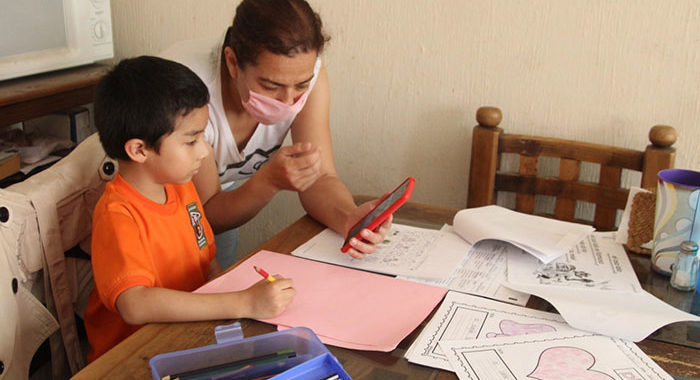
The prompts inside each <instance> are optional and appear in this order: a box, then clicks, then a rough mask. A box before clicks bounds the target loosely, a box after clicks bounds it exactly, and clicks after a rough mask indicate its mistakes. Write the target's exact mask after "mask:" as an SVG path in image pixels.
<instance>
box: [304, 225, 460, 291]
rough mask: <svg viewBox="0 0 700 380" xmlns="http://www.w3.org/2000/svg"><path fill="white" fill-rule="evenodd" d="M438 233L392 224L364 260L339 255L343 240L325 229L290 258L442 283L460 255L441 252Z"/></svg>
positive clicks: (451, 251)
mask: <svg viewBox="0 0 700 380" xmlns="http://www.w3.org/2000/svg"><path fill="white" fill-rule="evenodd" d="M441 235H442V233H441V232H440V231H438V230H431V229H426V228H418V227H411V226H406V225H402V224H396V223H394V224H393V225H392V228H391V231H389V233H387V235H386V239H385V240H384V242H382V243H381V244H379V246H378V247H377V250H375V251H374V253H372V254H369V255H366V256H365V258H364V259H362V260H357V259H353V258H352V257H350V256H349V255H347V254H345V253H343V252H340V247H341V246H342V245H343V237H342V236H340V235H339V234H338V233H336V232H335V231H333V230H331V229H328V228H326V229H325V230H323V231H321V232H320V233H319V234H317V235H316V236H314V237H313V238H311V239H309V241H307V242H306V243H304V244H302V245H300V246H299V247H298V248H297V249H295V250H294V251H292V255H294V256H299V257H305V258H307V259H312V260H317V261H322V262H326V263H330V264H336V265H342V266H346V267H351V268H356V269H362V270H367V271H372V272H377V273H385V274H391V275H405V276H416V277H425V278H433V279H442V278H444V277H445V276H446V275H447V274H449V273H452V271H453V270H454V268H455V267H456V266H457V264H459V262H460V260H461V259H462V257H463V256H464V252H458V251H455V250H453V249H449V248H445V247H443V246H442V244H445V243H448V242H446V241H444V240H442V239H440V237H441Z"/></svg>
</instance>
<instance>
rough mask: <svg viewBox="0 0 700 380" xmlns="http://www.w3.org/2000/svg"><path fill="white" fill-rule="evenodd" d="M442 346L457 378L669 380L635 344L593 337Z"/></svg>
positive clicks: (498, 340)
mask: <svg viewBox="0 0 700 380" xmlns="http://www.w3.org/2000/svg"><path fill="white" fill-rule="evenodd" d="M440 347H441V348H442V350H443V352H445V354H446V355H447V358H448V360H449V361H450V363H451V364H452V368H454V371H455V372H456V373H457V376H458V377H459V378H460V379H469V380H532V379H539V380H569V379H586V380H621V379H623V380H626V379H631V380H661V379H664V380H673V377H671V376H670V375H669V374H668V373H666V372H665V371H664V370H663V369H661V367H659V366H658V365H657V364H656V363H654V361H653V360H651V359H650V358H649V357H648V356H647V355H646V354H645V353H644V352H642V350H640V349H639V347H637V346H636V345H635V344H634V343H632V342H629V341H625V340H621V339H617V338H610V337H606V336H602V335H595V334H585V333H579V334H571V335H568V336H566V335H562V334H560V333H544V334H537V335H523V336H510V337H503V338H495V339H491V340H487V339H480V340H469V341H461V342H460V341H441V342H440Z"/></svg>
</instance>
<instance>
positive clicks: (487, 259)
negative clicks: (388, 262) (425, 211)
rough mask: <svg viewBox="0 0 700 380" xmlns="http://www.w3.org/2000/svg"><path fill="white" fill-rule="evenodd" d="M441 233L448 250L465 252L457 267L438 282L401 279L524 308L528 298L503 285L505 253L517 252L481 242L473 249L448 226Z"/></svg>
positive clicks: (501, 244)
mask: <svg viewBox="0 0 700 380" xmlns="http://www.w3.org/2000/svg"><path fill="white" fill-rule="evenodd" d="M441 231H443V232H444V233H445V235H443V239H445V240H451V242H450V243H449V244H450V246H451V247H453V248H451V249H454V250H458V251H460V252H466V254H465V255H464V256H463V257H462V260H461V261H460V263H459V265H457V267H456V268H454V269H453V271H452V272H451V273H450V274H449V275H448V276H447V277H445V278H444V279H441V280H430V279H424V278H416V277H401V278H403V279H406V280H411V281H417V282H422V283H426V284H429V285H433V286H439V287H442V288H447V289H449V290H454V291H457V292H463V293H469V294H475V295H478V296H483V297H488V298H491V299H495V300H499V301H505V302H508V303H512V304H516V305H522V306H524V305H525V304H526V303H527V300H528V299H530V295H529V294H527V293H523V292H519V291H516V290H512V289H510V288H507V287H505V286H503V285H502V283H503V282H504V281H505V280H506V265H507V259H506V258H507V253H508V252H509V251H520V249H519V248H517V247H515V246H513V245H511V244H509V243H506V242H503V241H500V240H482V241H481V242H479V243H477V244H476V245H475V246H472V245H471V244H469V243H467V242H466V241H464V240H463V239H462V238H461V237H459V236H458V235H457V234H455V233H454V230H453V228H452V227H451V226H444V227H443V228H442V229H441ZM446 245H447V244H444V246H446Z"/></svg>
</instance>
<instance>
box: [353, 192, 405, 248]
mask: <svg viewBox="0 0 700 380" xmlns="http://www.w3.org/2000/svg"><path fill="white" fill-rule="evenodd" d="M409 183H410V182H409V181H404V183H403V184H402V185H401V186H399V187H397V188H396V190H394V192H393V193H391V194H389V196H388V197H386V199H384V200H383V201H382V203H380V204H379V205H377V207H375V208H374V210H372V211H371V212H370V213H369V214H367V215H366V216H365V217H364V218H363V219H362V222H361V223H358V224H356V225H355V227H353V228H352V229H351V230H350V232H349V233H348V238H347V239H346V240H345V244H347V242H348V241H349V240H350V238H352V237H353V236H355V235H357V234H358V233H360V231H362V229H363V228H365V227H367V226H368V225H369V224H370V223H372V221H373V220H374V219H376V218H377V217H379V215H381V214H382V213H383V212H384V211H386V210H387V209H388V208H389V207H390V206H391V205H392V204H394V202H396V200H397V199H399V198H401V196H402V195H403V194H404V193H405V192H406V188H407V187H408V185H409Z"/></svg>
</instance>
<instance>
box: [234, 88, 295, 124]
mask: <svg viewBox="0 0 700 380" xmlns="http://www.w3.org/2000/svg"><path fill="white" fill-rule="evenodd" d="M248 92H249V94H250V96H249V97H248V101H243V100H242V99H241V104H243V108H245V110H246V111H248V113H249V114H251V115H253V117H254V118H255V119H256V120H257V121H259V122H261V123H263V124H267V125H272V124H277V123H279V122H282V121H285V120H289V119H291V118H292V117H294V116H296V114H298V113H299V112H300V111H301V109H302V108H304V104H305V103H306V98H308V97H309V91H308V90H307V91H305V92H304V93H303V94H302V95H301V97H300V98H299V99H297V101H296V102H294V104H292V105H291V106H290V105H289V104H286V103H282V102H280V101H279V100H277V99H273V98H270V97H267V96H265V95H261V94H258V93H257V92H253V91H248Z"/></svg>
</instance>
